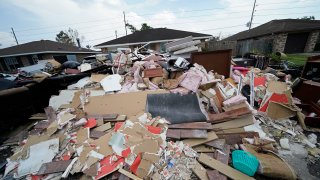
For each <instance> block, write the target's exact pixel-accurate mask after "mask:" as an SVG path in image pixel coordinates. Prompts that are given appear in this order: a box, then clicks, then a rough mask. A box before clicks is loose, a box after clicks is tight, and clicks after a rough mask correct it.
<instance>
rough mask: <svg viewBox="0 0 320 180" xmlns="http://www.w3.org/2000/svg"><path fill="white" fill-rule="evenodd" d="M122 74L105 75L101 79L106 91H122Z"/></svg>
mask: <svg viewBox="0 0 320 180" xmlns="http://www.w3.org/2000/svg"><path fill="white" fill-rule="evenodd" d="M121 78H122V77H121V76H120V75H119V74H113V75H109V76H107V77H105V78H104V79H102V80H101V81H100V84H101V86H102V87H103V90H104V91H105V92H112V91H120V90H121V87H122V86H121V84H120V82H121Z"/></svg>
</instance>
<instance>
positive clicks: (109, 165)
mask: <svg viewBox="0 0 320 180" xmlns="http://www.w3.org/2000/svg"><path fill="white" fill-rule="evenodd" d="M111 158H112V156H111V155H110V156H107V157H105V158H104V159H102V160H101V161H100V169H99V171H98V175H96V176H95V177H94V179H100V178H103V177H104V176H106V175H108V174H110V173H112V172H113V171H114V170H115V169H116V168H117V166H118V165H119V164H120V163H124V158H122V157H121V156H117V158H118V161H112V160H111Z"/></svg>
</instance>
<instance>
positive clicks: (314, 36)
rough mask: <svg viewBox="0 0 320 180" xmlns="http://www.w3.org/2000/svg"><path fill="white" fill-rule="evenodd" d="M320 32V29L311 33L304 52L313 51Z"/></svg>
mask: <svg viewBox="0 0 320 180" xmlns="http://www.w3.org/2000/svg"><path fill="white" fill-rule="evenodd" d="M319 34H320V32H319V31H313V32H311V33H310V34H309V38H308V41H307V44H306V47H305V49H304V52H306V53H309V52H313V51H314V48H315V45H316V43H317V40H318V37H319Z"/></svg>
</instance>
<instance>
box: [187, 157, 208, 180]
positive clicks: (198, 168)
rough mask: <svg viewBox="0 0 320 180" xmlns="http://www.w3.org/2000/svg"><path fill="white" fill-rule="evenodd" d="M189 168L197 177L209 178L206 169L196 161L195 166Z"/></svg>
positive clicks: (206, 179) (204, 179) (202, 179)
mask: <svg viewBox="0 0 320 180" xmlns="http://www.w3.org/2000/svg"><path fill="white" fill-rule="evenodd" d="M191 170H192V172H193V173H194V174H195V175H196V176H197V177H198V178H199V179H201V180H209V178H208V176H207V170H206V169H205V168H204V167H203V166H202V165H201V164H200V163H199V162H198V161H195V166H194V167H192V168H191Z"/></svg>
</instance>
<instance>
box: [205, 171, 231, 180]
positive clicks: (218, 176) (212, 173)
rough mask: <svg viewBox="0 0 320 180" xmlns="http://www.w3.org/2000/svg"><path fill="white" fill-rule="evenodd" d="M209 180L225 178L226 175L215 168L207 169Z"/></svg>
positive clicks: (224, 179)
mask: <svg viewBox="0 0 320 180" xmlns="http://www.w3.org/2000/svg"><path fill="white" fill-rule="evenodd" d="M207 175H208V178H209V180H227V179H228V178H227V176H224V175H221V174H220V173H219V171H217V170H207Z"/></svg>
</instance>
